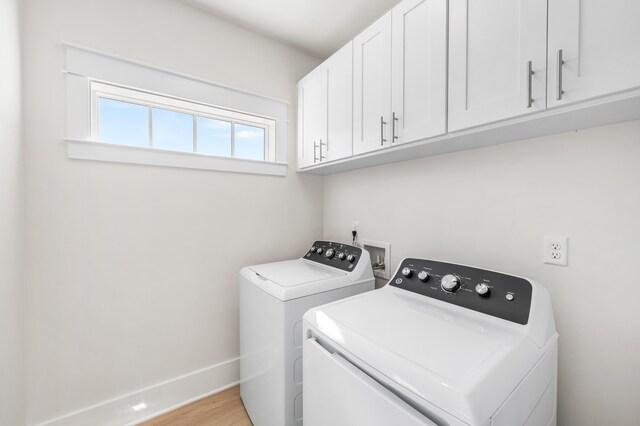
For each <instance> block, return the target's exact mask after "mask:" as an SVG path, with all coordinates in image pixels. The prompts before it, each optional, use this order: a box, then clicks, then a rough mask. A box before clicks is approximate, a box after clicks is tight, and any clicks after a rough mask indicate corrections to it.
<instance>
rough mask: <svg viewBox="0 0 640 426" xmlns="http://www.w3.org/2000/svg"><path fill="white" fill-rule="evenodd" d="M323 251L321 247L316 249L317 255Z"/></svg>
mask: <svg viewBox="0 0 640 426" xmlns="http://www.w3.org/2000/svg"><path fill="white" fill-rule="evenodd" d="M323 251H324V250H323V249H322V247H318V248H317V249H316V253H318V254H322V252H323Z"/></svg>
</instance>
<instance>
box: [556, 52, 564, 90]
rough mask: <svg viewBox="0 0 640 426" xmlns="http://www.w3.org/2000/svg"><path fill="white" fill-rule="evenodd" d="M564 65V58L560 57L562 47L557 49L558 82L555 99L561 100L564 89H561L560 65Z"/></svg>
mask: <svg viewBox="0 0 640 426" xmlns="http://www.w3.org/2000/svg"><path fill="white" fill-rule="evenodd" d="M563 65H564V59H562V49H560V50H558V84H557V86H556V100H557V101H561V100H562V95H563V94H564V90H562V66H563Z"/></svg>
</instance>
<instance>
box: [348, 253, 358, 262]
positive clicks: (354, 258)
mask: <svg viewBox="0 0 640 426" xmlns="http://www.w3.org/2000/svg"><path fill="white" fill-rule="evenodd" d="M347 260H348V261H349V262H351V263H353V262H355V261H356V255H355V254H350V255H349V256H347Z"/></svg>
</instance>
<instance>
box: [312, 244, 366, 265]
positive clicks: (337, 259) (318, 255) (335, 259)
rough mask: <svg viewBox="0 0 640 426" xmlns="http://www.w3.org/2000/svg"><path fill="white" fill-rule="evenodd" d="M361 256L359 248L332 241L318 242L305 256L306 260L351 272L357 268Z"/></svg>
mask: <svg viewBox="0 0 640 426" xmlns="http://www.w3.org/2000/svg"><path fill="white" fill-rule="evenodd" d="M361 255H362V249H361V248H359V247H354V246H350V245H347V244H342V243H334V242H331V241H316V242H315V243H313V245H312V246H311V248H309V251H308V252H307V254H305V255H304V259H307V260H313V261H314V262H318V263H322V264H323V265H328V266H332V267H334V268H338V269H342V270H343V271H347V272H349V271H353V269H354V268H355V267H356V265H357V264H358V261H359V260H360V256H361Z"/></svg>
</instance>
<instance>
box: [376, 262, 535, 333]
mask: <svg viewBox="0 0 640 426" xmlns="http://www.w3.org/2000/svg"><path fill="white" fill-rule="evenodd" d="M389 285H391V286H393V287H397V288H401V289H403V290H407V291H411V292H413V293H418V294H421V295H423V296H427V297H432V298H434V299H438V300H442V301H444V302H448V303H452V304H454V305H457V306H461V307H463V308H467V309H472V310H474V311H478V312H482V313H483V314H487V315H492V316H494V317H498V318H502V319H505V320H507V321H512V322H515V323H518V324H523V325H524V324H527V322H528V321H529V311H530V310H531V296H532V292H533V287H532V285H531V283H530V282H529V281H527V280H525V279H524V278H519V277H514V276H512V275H506V274H501V273H499V272H493V271H487V270H484V269H478V268H473V267H470V266H462V265H456V264H454V263H445V262H436V261H433V260H426V259H412V258H409V259H405V260H403V261H402V263H401V264H400V266H399V267H398V270H397V272H396V274H395V276H394V277H393V278H392V279H391V281H389Z"/></svg>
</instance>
